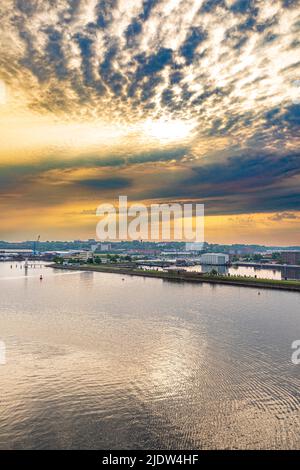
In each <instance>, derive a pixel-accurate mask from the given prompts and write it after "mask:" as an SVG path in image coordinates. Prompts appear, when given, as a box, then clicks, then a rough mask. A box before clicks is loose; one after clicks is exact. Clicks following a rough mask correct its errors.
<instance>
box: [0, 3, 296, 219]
mask: <svg viewBox="0 0 300 470" xmlns="http://www.w3.org/2000/svg"><path fill="white" fill-rule="evenodd" d="M298 7H299V2H298V1H295V0H202V1H197V0H176V1H174V0H100V1H99V0H76V1H71V0H57V1H54V0H49V1H44V0H2V1H1V5H0V17H1V55H0V77H1V78H2V79H3V80H4V81H5V82H6V83H7V85H8V87H9V88H10V89H11V90H12V93H14V91H16V92H17V93H18V96H22V99H23V100H24V102H25V103H26V106H27V107H28V109H30V110H34V112H35V113H37V115H39V114H41V115H44V114H46V115H48V114H51V115H54V116H56V117H58V118H61V119H69V120H71V121H72V120H82V121H83V122H86V121H88V120H89V119H92V120H95V119H96V120H97V119H99V120H104V121H108V122H110V123H112V124H113V125H116V126H117V125H118V124H119V123H124V122H125V123H139V122H144V121H145V120H148V119H150V120H157V119H161V118H167V119H171V120H182V121H184V122H189V121H191V122H193V123H194V125H195V138H194V140H193V142H192V143H191V144H190V145H189V146H183V145H181V146H178V148H171V149H167V150H166V149H164V150H162V149H160V148H159V142H158V143H157V145H158V149H157V150H156V151H153V150H151V151H150V150H149V151H147V150H144V151H143V152H140V153H139V152H138V151H135V152H133V153H132V154H128V155H113V153H112V152H111V151H107V155H106V157H103V156H101V158H97V155H93V156H89V155H83V156H82V157H78V156H77V157H76V158H74V159H73V160H72V162H71V163H70V160H69V159H65V158H64V157H61V158H54V159H51V158H50V159H49V160H48V161H45V160H43V161H40V162H38V163H31V164H22V163H21V164H19V166H18V168H17V169H16V172H15V175H13V172H14V171H15V170H14V166H13V165H7V164H6V166H4V167H3V168H2V170H3V171H2V170H1V171H2V175H0V184H1V188H0V189H1V193H2V194H3V195H5V194H6V195H7V194H8V193H9V194H14V193H15V191H14V189H15V188H14V177H15V178H16V180H15V181H17V182H18V184H19V187H22V188H23V190H24V191H25V189H24V188H26V191H29V192H30V185H31V184H32V180H34V181H35V182H36V181H37V180H38V179H43V181H44V182H45V178H46V176H45V175H47V174H51V172H54V171H57V172H60V174H61V177H62V179H64V178H66V181H67V183H68V188H67V189H66V188H65V187H64V188H61V191H62V193H60V194H63V195H64V197H67V196H66V194H67V190H68V191H69V192H72V191H75V192H76V191H82V192H84V191H88V192H90V191H95V192H104V191H112V190H121V189H126V188H128V189H129V188H131V189H132V188H134V191H135V195H136V197H139V196H140V197H141V198H143V197H160V198H169V197H171V196H172V197H176V196H177V197H178V198H180V197H182V198H185V199H186V198H191V199H206V200H208V201H210V206H211V207H212V206H213V209H211V210H212V211H213V212H218V210H219V211H221V212H222V213H225V212H226V211H227V212H230V211H233V212H251V211H263V210H271V211H272V210H274V211H290V210H294V209H298V206H299V191H298V189H297V188H298V187H299V177H300V166H299V133H298V130H299V120H300V105H299V104H298V102H297V100H295V92H296V91H297V90H295V83H296V82H297V80H299V77H300V70H299V68H300V63H299V44H300V43H299V39H298V38H299V33H300V31H299V30H300V20H299V8H298ZM12 44H13V47H12ZM222 139H224V146H223V148H221V149H219V148H216V149H215V148H214V142H217V141H220V140H222ZM206 141H209V142H211V144H210V148H209V149H207V147H205V145H204V144H203V142H206ZM203 146H204V147H205V151H202V150H201V148H202V147H203ZM133 147H134V138H133ZM199 149H200V150H201V151H199ZM211 156H212V158H210V157H211ZM143 165H144V166H145V173H146V169H147V172H148V171H149V166H152V172H151V171H149V173H147V174H146V176H145V177H144V178H141V177H140V174H139V175H138V172H139V171H140V170H139V169H140V166H143ZM168 165H169V167H170V168H171V167H172V170H174V169H175V170H176V178H174V176H173V175H174V174H173V173H172V174H171V172H169V173H168V171H167V170H166V166H168ZM93 168H95V169H96V172H97V171H98V170H99V169H103V168H107V173H108V172H110V176H108V174H105V176H103V175H102V174H99V178H98V176H97V177H96V176H95V177H92V176H91V175H90V174H89V175H87V174H86V172H87V170H89V169H93ZM128 168H130V169H131V172H132V176H130V177H128V171H127V170H128ZM76 169H78V170H81V171H82V172H83V174H82V177H81V178H80V179H79V178H78V177H76V178H75V177H74V178H73V179H72V178H71V179H68V178H67V176H66V175H67V174H70V173H72V172H74V171H75V170H76ZM155 172H156V173H157V175H159V173H160V172H165V173H164V175H165V176H164V182H163V183H161V184H160V181H161V180H160V179H159V177H158V178H155ZM97 174H98V173H97ZM137 175H138V176H137ZM147 175H148V176H147ZM151 179H152V180H153V181H154V182H155V188H154V187H153V190H151V189H149V185H150V183H151ZM139 181H143V187H139ZM58 182H59V181H58ZM64 182H65V181H62V183H64ZM72 188H73V189H72ZM263 194H267V195H268V197H267V198H266V197H264V196H263ZM53 197H54V196H53ZM220 198H222V202H220ZM54 199H55V197H54ZM283 213H284V212H283Z"/></svg>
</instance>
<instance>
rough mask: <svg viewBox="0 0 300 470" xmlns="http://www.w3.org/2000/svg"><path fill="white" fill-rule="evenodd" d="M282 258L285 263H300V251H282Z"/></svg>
mask: <svg viewBox="0 0 300 470" xmlns="http://www.w3.org/2000/svg"><path fill="white" fill-rule="evenodd" d="M281 259H282V262H283V263H284V264H294V265H296V264H299V265H300V251H282V252H281Z"/></svg>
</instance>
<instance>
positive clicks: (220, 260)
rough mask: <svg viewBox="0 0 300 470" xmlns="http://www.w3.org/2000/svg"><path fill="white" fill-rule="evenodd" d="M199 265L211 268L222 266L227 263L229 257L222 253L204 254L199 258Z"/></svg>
mask: <svg viewBox="0 0 300 470" xmlns="http://www.w3.org/2000/svg"><path fill="white" fill-rule="evenodd" d="M200 263H201V264H208V265H211V266H224V265H225V264H228V263H229V255H225V254H223V253H205V254H203V255H202V256H201V258H200Z"/></svg>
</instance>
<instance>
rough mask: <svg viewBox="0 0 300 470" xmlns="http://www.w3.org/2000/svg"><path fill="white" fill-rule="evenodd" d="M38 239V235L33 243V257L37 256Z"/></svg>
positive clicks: (39, 237)
mask: <svg viewBox="0 0 300 470" xmlns="http://www.w3.org/2000/svg"><path fill="white" fill-rule="evenodd" d="M40 239H41V236H40V235H39V236H38V237H37V240H36V241H35V242H34V243H33V256H36V255H37V246H38V243H39V241H40Z"/></svg>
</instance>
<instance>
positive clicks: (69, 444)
mask: <svg viewBox="0 0 300 470" xmlns="http://www.w3.org/2000/svg"><path fill="white" fill-rule="evenodd" d="M40 273H43V281H40V279H39V278H40ZM24 274H25V273H24V270H21V269H20V267H19V265H18V267H17V268H16V267H15V264H14V267H13V269H10V264H9V263H2V264H0V306H1V307H0V340H2V341H5V344H6V360H7V363H6V365H0V393H1V395H0V396H1V401H0V448H1V449H24V448H26V449H32V448H33V449H46V448H55V449H63V448H64V449H65V448H67V449H71V448H75V449H76V448H79V449H139V448H141V449H151V448H155V449H189V448H190V449H193V448H197V449H203V448H205V449H207V448H208V449H212V448H278V449H279V448H285V449H286V448H294V449H299V448H300V437H299V425H300V413H299V405H300V365H298V366H297V365H294V364H293V363H292V361H291V355H292V349H291V343H292V342H293V341H294V340H296V339H300V309H299V307H300V294H298V293H291V292H280V291H272V290H260V291H259V290H257V289H247V288H244V287H233V286H218V285H208V284H204V285H201V284H197V285H194V284H189V283H178V282H170V281H164V280H162V279H151V278H142V277H130V276H122V275H115V274H101V273H91V272H67V271H62V272H58V271H53V270H51V269H48V268H43V269H29V270H28V275H27V277H25V276H24ZM259 292H260V295H258V293H259Z"/></svg>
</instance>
